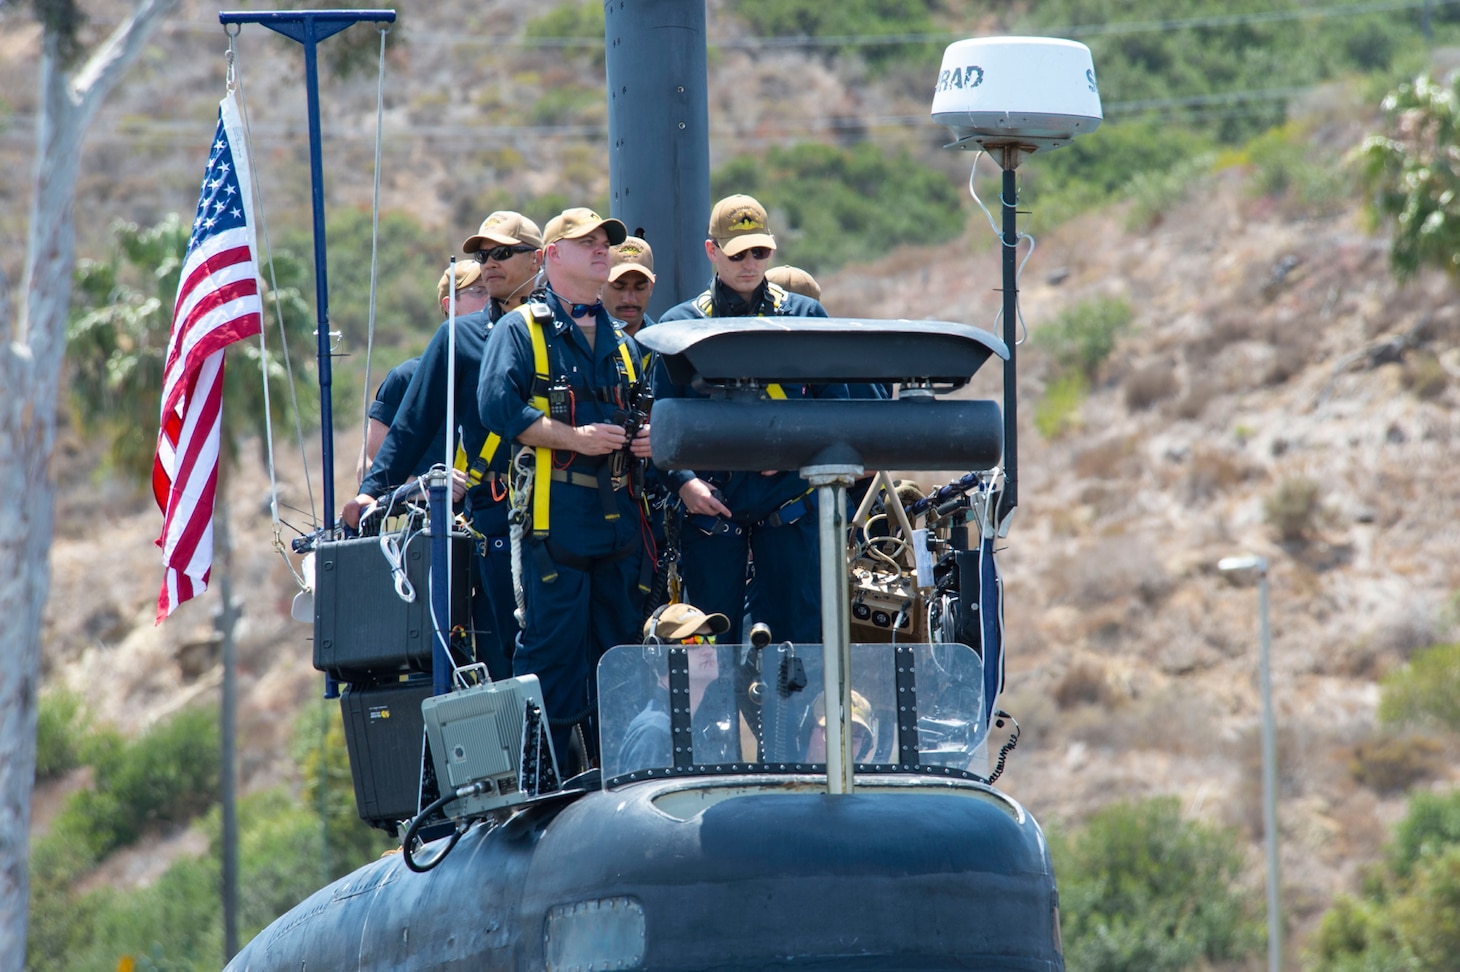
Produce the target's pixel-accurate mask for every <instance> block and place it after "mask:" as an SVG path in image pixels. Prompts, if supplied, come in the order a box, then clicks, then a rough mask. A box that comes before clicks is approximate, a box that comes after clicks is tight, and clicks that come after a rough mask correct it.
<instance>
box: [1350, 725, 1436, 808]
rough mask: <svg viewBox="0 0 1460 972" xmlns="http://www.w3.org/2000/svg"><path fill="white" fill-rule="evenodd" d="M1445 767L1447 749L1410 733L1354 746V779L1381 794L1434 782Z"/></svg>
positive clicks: (1425, 737) (1429, 739) (1352, 767)
mask: <svg viewBox="0 0 1460 972" xmlns="http://www.w3.org/2000/svg"><path fill="white" fill-rule="evenodd" d="M1444 767H1445V755H1444V747H1443V746H1441V745H1440V743H1439V741H1438V740H1435V739H1432V738H1430V737H1429V736H1416V735H1410V734H1406V735H1399V736H1396V735H1383V736H1380V737H1378V738H1376V739H1369V740H1365V741H1364V742H1361V743H1359V744H1358V745H1357V746H1355V747H1354V754H1353V758H1352V759H1351V760H1350V761H1349V771H1350V772H1351V773H1352V774H1353V777H1354V779H1356V780H1358V781H1359V782H1360V783H1362V784H1363V785H1364V786H1367V787H1368V788H1369V789H1371V790H1375V791H1377V792H1379V793H1398V792H1401V791H1404V790H1407V789H1409V788H1410V787H1411V786H1414V785H1415V784H1416V783H1418V782H1420V781H1421V780H1426V779H1433V778H1434V777H1435V776H1437V775H1439V773H1440V772H1441V771H1443V769H1444Z"/></svg>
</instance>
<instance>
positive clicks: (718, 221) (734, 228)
mask: <svg viewBox="0 0 1460 972" xmlns="http://www.w3.org/2000/svg"><path fill="white" fill-rule="evenodd" d="M769 223H770V220H769V219H768V218H767V216H766V212H765V207H764V206H762V205H761V204H760V203H758V202H756V201H755V199H754V198H752V197H751V196H746V195H735V196H726V197H725V198H724V199H721V200H720V201H719V202H717V203H715V208H714V209H712V210H711V211H710V239H712V240H714V241H715V242H716V243H717V244H718V245H719V247H720V249H722V250H724V251H725V255H726V256H734V255H735V254H737V253H739V252H740V251H741V250H748V249H750V248H751V247H752V246H768V247H770V248H771V249H772V250H774V249H775V248H776V238H775V237H774V236H772V235H771V234H770V230H769V229H768V226H769Z"/></svg>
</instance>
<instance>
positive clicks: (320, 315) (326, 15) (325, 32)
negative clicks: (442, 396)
mask: <svg viewBox="0 0 1460 972" xmlns="http://www.w3.org/2000/svg"><path fill="white" fill-rule="evenodd" d="M218 22H219V23H221V24H224V25H225V26H226V25H228V24H262V25H263V26H265V27H267V28H269V29H270V30H272V31H275V32H277V33H280V34H283V35H284V36H285V37H288V38H289V39H290V40H294V41H297V42H298V43H300V44H301V45H303V47H304V86H305V94H306V97H307V103H308V115H309V187H310V195H311V202H312V204H313V208H314V299H315V321H316V324H315V327H316V331H315V337H316V339H317V340H316V354H317V355H318V358H319V424H320V449H321V454H320V463H321V465H322V466H323V467H324V485H323V490H322V493H321V501H322V503H323V513H324V529H325V533H326V535H331V534H333V533H334V529H335V446H334V406H333V403H332V386H333V383H334V378H333V371H332V368H331V363H330V328H329V319H330V316H329V271H328V265H327V263H326V261H325V232H324V160H323V149H322V146H321V138H320V132H319V63H318V57H317V53H316V47H317V45H318V44H319V42H320V41H322V40H326V39H327V38H330V37H333V36H334V35H335V34H338V33H339V32H340V31H342V30H344V29H345V28H346V27H350V26H352V25H354V24H358V23H361V22H369V23H377V24H378V23H386V24H393V23H395V11H394V10H300V11H282V10H261V11H220V12H219V14H218Z"/></svg>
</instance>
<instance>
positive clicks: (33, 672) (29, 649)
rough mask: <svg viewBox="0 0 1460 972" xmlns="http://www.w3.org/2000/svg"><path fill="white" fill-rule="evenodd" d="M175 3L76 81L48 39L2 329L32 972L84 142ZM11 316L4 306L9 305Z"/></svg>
mask: <svg viewBox="0 0 1460 972" xmlns="http://www.w3.org/2000/svg"><path fill="white" fill-rule="evenodd" d="M176 5H177V0H141V2H139V3H138V5H137V9H136V12H135V13H134V14H133V15H132V16H131V17H130V18H128V19H127V20H126V21H125V22H123V23H122V24H121V25H120V26H118V27H117V29H116V30H115V31H113V32H112V34H111V36H110V37H109V38H108V39H107V41H106V42H105V43H104V44H103V45H102V46H101V47H100V48H98V49H97V51H96V53H95V54H93V55H92V56H91V57H90V58H88V59H87V61H86V62H85V64H84V65H83V66H82V68H81V69H80V70H79V71H78V72H77V73H75V74H74V75H73V74H71V73H70V72H68V71H67V70H66V68H65V66H64V65H63V64H62V63H61V61H60V59H59V57H58V39H57V37H56V36H55V35H54V34H52V33H51V32H50V31H47V32H46V34H45V35H44V36H43V39H42V51H41V63H40V115H39V118H38V119H37V124H36V155H35V168H34V189H33V191H32V195H31V206H30V227H29V234H28V240H27V244H28V245H27V250H26V262H25V279H24V281H23V284H22V287H23V288H24V289H23V291H22V294H21V307H20V320H19V322H18V325H17V326H16V327H14V328H13V329H12V328H11V327H9V326H8V325H9V322H8V321H5V320H0V325H7V326H4V327H0V334H4V335H6V336H7V337H10V336H11V334H12V333H13V339H11V340H7V342H6V343H5V345H4V347H3V348H0V388H3V389H4V394H3V395H0V496H3V497H4V498H5V500H6V502H7V503H9V504H10V505H11V511H12V512H11V515H12V517H14V519H12V521H11V523H10V526H9V527H8V528H7V529H5V530H0V618H4V619H5V628H6V631H5V635H4V637H0V752H4V753H5V759H3V760H0V968H3V969H20V968H24V967H25V937H26V914H27V905H28V903H29V898H30V876H29V869H28V863H29V862H28V857H29V853H28V848H29V841H30V794H31V787H32V785H33V783H34V781H35V728H36V690H37V682H38V681H39V677H40V628H41V612H42V609H43V608H44V606H45V601H46V594H47V591H48V590H49V587H50V580H51V571H50V559H49V558H50V548H51V534H52V526H53V517H54V492H55V483H54V482H53V481H52V479H51V476H50V462H51V452H52V448H53V446H54V444H55V437H56V390H57V387H58V385H59V381H60V371H61V355H62V352H63V351H64V349H65V343H66V316H67V310H68V307H69V304H70V301H71V273H72V270H73V269H74V267H75V260H76V255H75V238H76V214H75V209H74V197H75V192H76V175H77V169H78V160H79V158H80V154H81V152H80V149H81V139H82V136H83V134H84V133H85V131H86V127H87V126H88V125H89V124H90V122H91V119H92V117H93V116H94V115H95V114H96V110H97V108H98V106H99V105H100V103H101V100H102V99H103V98H104V97H105V96H106V95H107V94H108V93H109V92H110V91H111V89H112V88H113V87H115V86H116V83H117V81H118V80H120V79H121V77H122V75H123V73H125V71H126V69H127V68H128V67H129V66H130V65H131V63H132V62H133V61H134V60H135V59H136V57H137V55H138V54H140V53H141V52H142V48H143V45H144V44H145V43H146V41H147V38H148V37H149V36H150V35H151V34H152V31H153V30H155V29H156V27H157V25H158V24H159V23H160V22H161V20H162V18H163V16H165V15H166V14H167V13H169V12H170V11H171V10H172V9H173V8H174V7H175V6H176ZM0 288H3V282H0ZM0 296H3V294H0ZM8 306H9V304H8V302H7V301H3V300H0V307H8ZM0 313H3V312H0ZM158 577H159V579H160V578H161V568H160V567H159V569H158Z"/></svg>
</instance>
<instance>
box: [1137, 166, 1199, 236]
mask: <svg viewBox="0 0 1460 972" xmlns="http://www.w3.org/2000/svg"><path fill="white" fill-rule="evenodd" d="M1211 169H1212V156H1211V155H1209V154H1202V155H1196V156H1193V157H1192V158H1189V159H1184V160H1182V161H1181V162H1178V163H1177V164H1175V165H1173V166H1171V167H1170V168H1167V169H1160V170H1152V171H1146V172H1137V173H1136V174H1135V175H1133V176H1132V177H1131V179H1130V182H1128V183H1126V187H1125V194H1126V196H1127V197H1129V199H1130V208H1129V209H1128V210H1126V216H1125V228H1126V229H1127V230H1129V231H1131V232H1139V231H1141V230H1144V229H1149V228H1150V227H1152V226H1154V225H1155V224H1156V223H1158V222H1160V221H1161V219H1162V218H1163V217H1165V215H1166V213H1167V212H1169V211H1170V210H1172V209H1174V208H1175V207H1176V206H1178V205H1180V204H1181V203H1183V202H1185V201H1186V200H1187V199H1188V198H1190V197H1191V195H1192V193H1194V192H1195V191H1196V190H1197V188H1198V187H1199V186H1200V185H1201V183H1202V180H1203V179H1205V178H1206V177H1207V176H1208V175H1210V174H1211Z"/></svg>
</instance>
